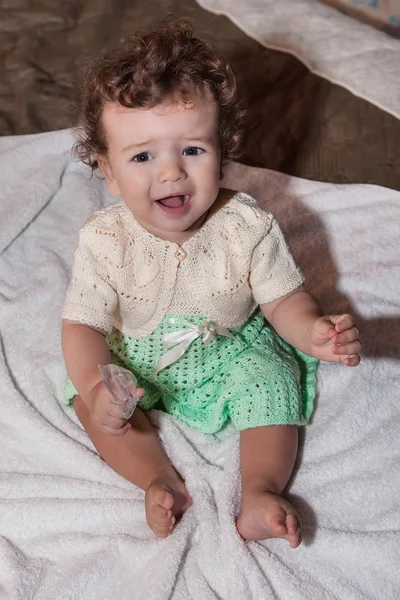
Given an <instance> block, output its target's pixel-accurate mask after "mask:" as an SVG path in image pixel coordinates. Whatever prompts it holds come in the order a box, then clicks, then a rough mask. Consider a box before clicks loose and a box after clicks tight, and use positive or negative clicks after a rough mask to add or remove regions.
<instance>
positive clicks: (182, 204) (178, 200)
mask: <svg viewBox="0 0 400 600" xmlns="http://www.w3.org/2000/svg"><path fill="white" fill-rule="evenodd" d="M156 204H158V206H159V207H160V208H161V210H162V211H163V212H164V213H166V214H168V215H183V214H186V213H187V211H188V210H190V204H191V196H187V195H183V194H177V195H175V196H165V198H160V199H159V200H156Z"/></svg>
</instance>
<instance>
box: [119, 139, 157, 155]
mask: <svg viewBox="0 0 400 600" xmlns="http://www.w3.org/2000/svg"><path fill="white" fill-rule="evenodd" d="M152 141H153V140H152V139H150V140H146V141H145V142H139V143H137V144H129V146H125V148H122V152H126V151H127V150H133V149H134V148H141V147H142V146H148V145H149V144H151V142H152Z"/></svg>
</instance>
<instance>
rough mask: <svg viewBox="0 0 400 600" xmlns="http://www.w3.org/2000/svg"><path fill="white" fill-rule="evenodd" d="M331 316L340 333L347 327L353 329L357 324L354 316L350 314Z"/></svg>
mask: <svg viewBox="0 0 400 600" xmlns="http://www.w3.org/2000/svg"><path fill="white" fill-rule="evenodd" d="M330 318H331V321H332V323H333V324H334V325H335V329H336V331H337V332H338V333H340V332H341V331H345V330H346V329H351V328H352V327H354V325H355V321H354V318H353V317H352V316H351V315H348V314H344V315H332V316H331V317H330Z"/></svg>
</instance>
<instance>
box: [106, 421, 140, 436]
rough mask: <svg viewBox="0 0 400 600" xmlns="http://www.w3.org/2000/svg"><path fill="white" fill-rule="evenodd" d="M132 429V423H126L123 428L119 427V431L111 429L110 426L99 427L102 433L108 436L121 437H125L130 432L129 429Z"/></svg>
mask: <svg viewBox="0 0 400 600" xmlns="http://www.w3.org/2000/svg"><path fill="white" fill-rule="evenodd" d="M131 427H132V425H131V424H130V423H126V424H125V425H124V426H123V427H119V428H118V429H115V428H114V427H110V426H109V425H105V424H103V425H101V426H100V427H99V429H100V431H102V433H106V434H108V435H113V436H116V437H117V436H121V435H125V433H126V432H127V431H128V429H130V428H131Z"/></svg>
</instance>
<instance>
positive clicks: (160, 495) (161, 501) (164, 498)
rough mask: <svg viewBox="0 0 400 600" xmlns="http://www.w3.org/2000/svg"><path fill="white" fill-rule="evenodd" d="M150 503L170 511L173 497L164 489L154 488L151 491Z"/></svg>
mask: <svg viewBox="0 0 400 600" xmlns="http://www.w3.org/2000/svg"><path fill="white" fill-rule="evenodd" d="M151 502H152V503H153V504H156V505H159V506H161V507H162V508H164V509H166V510H169V511H170V509H171V508H172V507H173V505H174V497H173V495H172V493H171V492H170V491H169V490H167V489H166V488H164V487H154V489H153V490H151Z"/></svg>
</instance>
